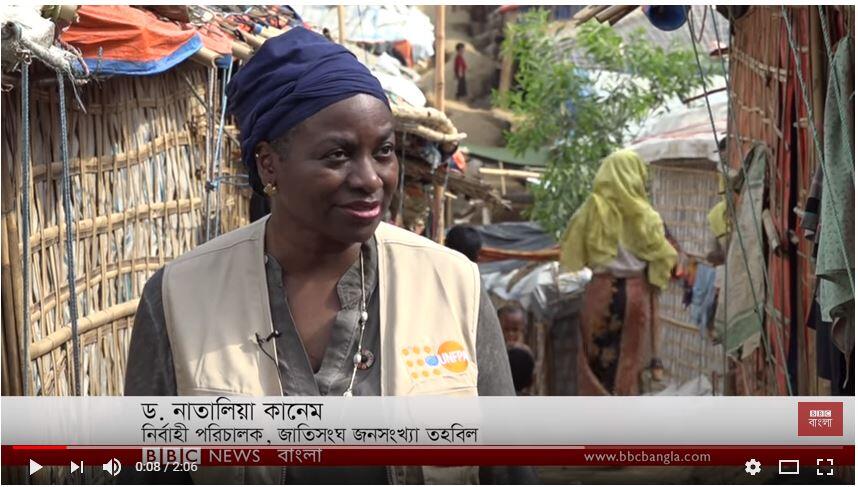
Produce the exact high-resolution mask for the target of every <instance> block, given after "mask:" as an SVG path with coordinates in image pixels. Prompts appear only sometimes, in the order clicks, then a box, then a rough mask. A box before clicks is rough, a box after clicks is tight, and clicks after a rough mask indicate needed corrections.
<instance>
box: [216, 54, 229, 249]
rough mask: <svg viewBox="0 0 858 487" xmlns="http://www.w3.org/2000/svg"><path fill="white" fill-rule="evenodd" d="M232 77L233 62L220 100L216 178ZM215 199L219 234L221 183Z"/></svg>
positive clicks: (225, 79)
mask: <svg viewBox="0 0 858 487" xmlns="http://www.w3.org/2000/svg"><path fill="white" fill-rule="evenodd" d="M231 78H232V63H229V66H228V67H227V68H226V77H225V78H224V81H223V93H222V95H221V102H220V124H219V125H218V129H217V140H216V141H215V144H217V145H215V156H214V158H215V166H216V167H217V176H216V179H217V180H220V179H221V174H222V173H221V164H220V158H221V146H222V145H223V127H224V123H225V122H226V101H227V96H226V86H227V85H228V84H229V80H230V79H231ZM215 191H216V193H215V201H216V209H215V225H214V234H215V236H217V234H218V230H219V229H220V185H219V184H218V185H217V186H215Z"/></svg>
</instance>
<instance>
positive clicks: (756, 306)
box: [688, 11, 770, 356]
mask: <svg viewBox="0 0 858 487" xmlns="http://www.w3.org/2000/svg"><path fill="white" fill-rule="evenodd" d="M688 29H689V35H690V36H691V40H692V42H691V46H692V47H693V48H694V59H695V61H696V63H697V71H698V73H699V75H700V79H701V80H702V82H703V89H704V90H706V89H707V88H706V75H705V74H704V72H703V65H702V64H701V63H700V53H699V52H698V51H697V43H696V42H694V15H693V12H691V11H689V15H688ZM719 42H720V41H719ZM725 82H726V77H725ZM727 90H728V92H729V90H730V87H729V85H727ZM703 98H704V100H706V110H707V112H708V114H709V123H710V126H711V128H712V136H713V137H714V139H715V144H716V145H717V144H718V131H717V129H716V128H715V117H714V115H713V114H712V106H711V104H710V103H709V96H704V97H703ZM718 156H719V158H720V160H721V164H720V168H721V172H722V176H723V177H724V179H725V181H729V178H728V173H727V164H726V161H724V156H723V155H722V154H721V153H720V151H719V154H718ZM743 161H744V158H743ZM724 200H725V201H726V202H727V209H728V211H729V212H730V215H731V217H732V221H734V222H738V219H737V218H736V208H735V205H734V202H733V198H732V196H731V195H730V190H729V188H728V189H727V195H726V196H725V198H724ZM749 203H750V204H751V205H753V204H754V203H753V200H751V201H750V202H749ZM755 226H756V223H755ZM735 228H736V235H737V236H738V239H739V248H740V249H741V250H742V260H743V262H744V264H745V272H746V273H747V274H748V280H749V281H751V284H752V285H751V295H752V298H753V300H754V313H755V314H756V315H757V317H758V318H759V320H760V329H761V330H763V329H764V327H763V324H764V323H765V320H764V317H763V313H762V311H761V310H760V302H759V300H758V299H757V293H756V291H755V290H754V286H753V275H752V274H751V266H750V264H748V253H747V250H746V249H745V239H744V238H743V236H742V232H741V230H740V229H739V226H738V225H736V226H735ZM724 274H725V283H724V288H725V289H727V283H726V275H727V273H726V272H725V273H724ZM763 276H764V277H765V273H763ZM724 309H725V313H726V309H727V300H726V293H725V301H724ZM726 333H727V316H726V315H725V316H724V336H725V339H724V340H722V343H724V348H725V350H726V348H727V341H726ZM766 342H767V340H763V343H764V345H765V346H766V350H767V352H768V344H767V343H766ZM768 355H769V356H770V352H769V353H768Z"/></svg>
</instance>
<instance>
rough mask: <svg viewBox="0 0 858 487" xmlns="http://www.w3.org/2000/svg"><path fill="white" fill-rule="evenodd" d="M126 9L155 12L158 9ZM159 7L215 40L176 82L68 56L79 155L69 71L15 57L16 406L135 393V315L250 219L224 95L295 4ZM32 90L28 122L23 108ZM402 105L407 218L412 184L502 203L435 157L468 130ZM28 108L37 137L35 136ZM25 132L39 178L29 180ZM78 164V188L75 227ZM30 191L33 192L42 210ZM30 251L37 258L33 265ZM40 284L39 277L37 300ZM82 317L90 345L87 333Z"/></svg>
mask: <svg viewBox="0 0 858 487" xmlns="http://www.w3.org/2000/svg"><path fill="white" fill-rule="evenodd" d="M99 8H117V7H91V6H90V7H82V8H81V11H79V13H80V14H82V15H81V16H82V17H85V16H86V15H89V16H93V15H97V14H98V9H99ZM121 8H126V9H129V10H128V12H127V13H128V14H129V15H131V14H133V15H142V14H140V11H142V9H137V8H131V7H121ZM84 9H86V10H84ZM146 9H148V10H146V11H145V15H147V16H148V17H147V18H149V20H151V21H152V22H161V23H163V24H164V26H166V24H169V23H173V24H174V27H175V29H176V30H177V31H181V30H182V29H188V28H191V29H194V32H191V36H199V37H201V38H202V42H201V43H199V40H197V42H198V43H199V45H197V46H196V47H195V49H196V51H194V52H188V53H187V54H188V55H187V56H186V57H185V58H184V59H182V60H179V61H178V62H176V63H175V64H174V65H171V66H169V67H168V68H165V69H163V70H162V71H160V72H157V73H148V74H147V75H146V76H136V75H130V74H125V75H123V74H113V75H111V76H109V77H107V76H104V72H103V71H102V72H101V74H100V75H99V72H95V73H94V71H97V70H99V69H100V70H104V69H107V67H108V66H107V63H101V52H100V51H99V50H98V49H99V48H98V46H97V45H88V44H87V42H86V41H88V38H87V36H86V30H85V29H83V31H82V32H81V29H82V27H80V26H79V27H78V32H77V34H78V37H77V39H78V40H81V39H83V40H82V41H80V42H81V43H80V44H79V46H81V49H82V50H83V51H82V54H81V53H80V52H74V51H75V49H73V48H67V49H70V51H69V53H70V54H69V57H70V58H71V59H72V60H74V59H75V58H78V60H80V57H81V56H82V57H83V59H84V60H85V61H86V64H87V65H89V67H90V70H89V72H86V70H84V72H81V71H80V70H75V71H74V72H71V71H69V70H68V63H67V65H66V66H65V67H64V68H61V69H62V70H63V71H64V72H65V71H67V72H68V73H67V74H69V75H70V77H71V78H72V80H73V83H69V82H66V83H64V84H63V85H62V87H63V88H64V92H65V98H63V99H62V101H63V102H64V106H65V112H66V114H67V123H66V124H65V127H66V128H67V130H66V131H65V133H67V137H66V138H67V151H66V152H67V157H64V156H63V154H64V151H63V144H61V139H63V133H64V131H63V124H62V123H61V118H60V112H61V103H60V101H61V99H60V96H59V93H60V86H61V85H59V84H58V82H57V81H56V79H57V77H56V74H55V71H54V69H57V68H58V67H57V66H55V65H50V66H47V67H46V66H43V64H45V63H48V64H49V62H48V60H45V59H42V58H39V60H40V61H41V62H33V63H32V65H30V67H29V70H27V73H28V74H29V79H28V80H27V82H26V83H24V82H23V81H22V75H23V73H22V71H21V67H23V66H26V64H25V61H27V60H28V59H27V58H26V56H22V57H20V58H19V59H18V62H17V63H12V64H11V65H9V66H10V67H7V64H6V61H7V60H6V58H5V57H4V77H3V84H4V86H9V87H10V88H9V89H4V90H3V93H2V120H3V124H2V141H3V147H2V181H3V183H2V184H3V188H2V189H3V199H2V209H3V218H2V230H0V234H2V237H3V240H2V245H3V248H2V256H3V280H2V289H3V293H2V295H3V303H2V337H3V351H4V354H3V389H2V392H3V394H4V395H20V394H24V393H26V394H29V395H72V394H76V393H78V392H79V393H80V394H82V395H118V394H122V391H123V384H124V380H123V379H124V373H125V363H126V353H127V348H128V344H129V340H130V336H131V327H132V325H133V318H134V313H135V310H136V306H137V303H138V300H139V297H140V295H141V292H142V290H143V287H144V285H145V283H146V281H147V279H148V278H149V277H150V276H151V275H152V274H153V273H154V272H155V271H156V270H157V269H159V268H161V267H163V266H164V265H165V264H166V263H168V262H169V261H170V260H172V259H174V258H175V257H177V256H179V255H181V254H182V253H184V252H187V251H188V250H190V249H192V248H193V247H194V246H196V245H198V244H200V243H202V242H204V241H205V240H207V239H208V238H212V237H214V236H216V235H218V234H220V233H224V232H227V231H230V230H232V229H235V228H238V227H240V226H242V225H244V224H246V223H247V222H248V220H249V216H250V211H249V197H250V194H251V191H250V189H249V187H248V185H247V183H246V173H245V170H244V167H243V166H242V164H241V162H240V158H239V145H238V137H237V135H238V128H237V127H235V126H234V125H233V124H232V123H231V122H230V120H229V118H228V117H224V116H223V106H224V105H223V102H224V100H225V95H223V93H224V92H225V91H222V90H224V87H225V84H226V82H227V80H228V78H229V76H230V73H231V70H232V68H233V66H235V65H236V64H238V65H239V67H240V63H241V62H242V61H244V60H246V59H248V58H249V57H250V56H252V54H253V51H254V49H256V48H258V47H259V46H261V45H262V43H264V42H265V39H267V38H269V37H272V36H274V35H278V34H279V33H282V32H283V29H288V28H289V26H290V25H293V24H294V23H295V19H294V18H293V17H291V16H290V12H291V11H290V10H288V9H285V8H280V7H253V8H249V9H244V10H241V11H235V12H233V11H231V10H230V7H217V8H215V7H212V8H209V7H202V6H191V7H181V6H180V7H175V8H173V7H156V6H152V7H146ZM226 13H229V14H230V15H228V16H227V15H224V14H226ZM84 14H85V15H84ZM37 16H38V15H37ZM188 18H190V19H191V20H192V21H193V22H191V24H187V23H186V22H187V20H188ZM201 19H202V20H201ZM84 24H85V22H84V23H83V24H80V25H84ZM189 25H190V27H189ZM256 25H262V26H263V27H265V28H264V29H255V26H256ZM74 26H75V24H72V29H74V28H75V27H74ZM180 26H181V27H180ZM144 28H145V25H144ZM165 28H166V27H165ZM252 31H255V32H259V31H261V34H259V35H257V34H254V33H252ZM4 32H5V31H4ZM67 33H68V31H64V33H63V35H66V34H67ZM144 37H145V36H144ZM51 38H52V36H51ZM212 39H215V41H219V42H220V44H217V43H213V42H214V41H212ZM188 42H191V41H188ZM3 43H4V46H3V47H4V56H5V53H6V52H7V51H6V48H7V46H8V47H10V49H12V51H10V52H13V53H15V52H23V51H20V50H17V49H19V48H20V47H21V46H23V47H27V46H29V44H26V45H24V44H20V45H19V44H16V43H21V41H20V40H15V39H12V38H7V37H6V36H5V35H4V40H3ZM87 48H89V49H94V50H95V52H96V53H97V59H95V60H93V59H90V58H87V50H86V49H87ZM39 52H41V51H39ZM36 58H37V56H35V55H34V60H35V59H36ZM359 59H361V60H362V61H366V62H368V63H369V62H372V61H373V59H374V58H373V56H372V55H370V54H369V53H367V54H366V55H365V56H359ZM224 61H225V62H224ZM81 65H83V61H81ZM25 92H26V94H27V96H28V97H29V103H28V105H27V107H28V111H25V110H22V108H23V106H22V102H21V100H22V95H24V93H25ZM393 95H395V93H394V94H393ZM393 95H391V99H392V105H393V109H394V116H395V118H396V127H397V142H398V143H399V142H403V144H402V153H401V161H402V162H401V163H402V174H403V177H402V184H401V186H400V191H399V193H398V200H399V201H402V202H403V204H402V205H399V206H397V205H396V204H394V205H393V208H392V211H391V216H392V217H393V218H396V219H398V220H400V221H401V220H402V218H401V216H400V214H401V213H402V210H401V208H402V207H403V206H405V205H404V202H405V200H406V199H408V198H406V197H405V196H404V195H405V190H406V189H408V186H409V185H412V186H415V187H418V188H419V187H420V185H430V184H432V183H433V182H442V183H443V184H445V185H446V190H447V192H448V193H449V194H452V195H453V196H455V195H457V194H458V195H460V196H464V197H467V198H478V199H483V200H490V201H496V202H498V203H500V200H499V198H497V197H496V195H494V193H493V192H492V191H491V188H490V187H488V186H486V185H484V184H482V183H481V182H479V181H478V180H475V179H474V178H471V177H468V176H466V175H464V174H462V173H457V172H455V171H452V170H449V168H448V167H447V166H444V165H441V164H434V163H433V161H432V160H430V159H432V158H431V157H428V158H427V155H426V154H427V151H429V152H431V153H432V154H437V155H439V156H440V157H441V161H444V160H445V158H449V156H450V155H451V154H453V153H454V152H455V151H456V147H457V144H458V141H459V140H461V139H462V138H463V137H464V134H460V133H459V132H458V131H457V130H456V128H455V127H454V126H453V125H452V124H451V123H450V121H449V120H448V119H447V118H446V116H444V115H443V113H440V112H438V111H436V110H433V109H430V108H424V107H412V106H409V105H408V104H407V103H405V102H404V101H403V100H401V99H398V98H396V97H395V96H393ZM25 112H26V113H29V121H30V130H29V131H25V130H24V127H23V119H22V116H23V114H24V113H25ZM25 133H26V134H28V135H27V138H28V139H29V143H28V144H27V145H26V146H27V147H28V148H29V157H28V160H29V161H31V170H30V178H29V182H28V181H25V180H24V171H23V168H24V162H25V161H24V155H25V151H24V144H23V143H22V141H23V140H24V137H25ZM436 162H437V161H436ZM64 168H66V169H67V170H68V172H69V182H70V184H69V185H68V189H69V201H70V203H71V206H70V211H69V217H70V221H71V222H72V224H71V225H70V226H69V227H67V226H66V224H65V221H66V214H65V205H64V198H63V196H64V195H63V190H64V188H65V185H64V179H63V170H64ZM25 187H28V188H30V197H29V199H28V201H26V202H25V201H24V199H23V198H24V189H25ZM25 210H26V211H27V212H28V213H29V215H28V218H27V220H26V221H27V222H29V232H28V233H29V236H27V237H26V238H25V236H24V235H23V228H22V227H23V222H24V221H25ZM67 228H70V229H71V237H70V238H67V233H66V230H67ZM69 243H70V245H71V248H72V251H71V253H69V252H68V251H67V250H66V245H68V244H69ZM24 254H29V258H27V259H26V260H24V258H23V257H24ZM70 266H71V267H73V272H71V275H72V282H73V285H71V286H70V285H69V280H68V275H69V274H70V272H69V270H70ZM24 276H28V277H29V292H25V290H24V289H25V282H24V281H25V278H24ZM25 313H26V315H25ZM75 317H76V319H75ZM73 322H76V326H77V334H74V333H72V330H73V326H72V324H73ZM76 344H79V351H80V353H79V355H78V357H79V359H78V360H76V357H75V353H74V348H75V345H76ZM76 362H78V363H79V370H80V374H79V376H80V383H79V384H76V383H75V376H76V374H75V369H76V366H75V363H76ZM25 375H26V376H28V377H29V379H28V380H25V379H24V376H25ZM76 386H77V387H76Z"/></svg>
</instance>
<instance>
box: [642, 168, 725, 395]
mask: <svg viewBox="0 0 858 487" xmlns="http://www.w3.org/2000/svg"><path fill="white" fill-rule="evenodd" d="M687 162H688V164H683V165H665V164H652V165H650V174H651V177H650V184H651V192H650V193H651V197H652V203H653V208H655V210H656V211H658V213H659V214H660V215H661V218H662V220H663V221H664V223H665V225H667V228H668V229H669V230H670V233H671V234H672V235H673V237H674V238H675V239H676V240H677V242H678V243H679V245H680V247H681V248H682V250H683V251H684V252H685V253H686V254H688V255H691V256H694V257H695V258H697V259H699V260H702V259H703V258H704V257H705V255H706V253H707V250H708V249H707V241H708V240H709V239H710V238H711V237H710V235H711V232H710V230H709V223H708V220H707V215H708V214H709V210H710V209H711V208H712V206H714V205H715V204H716V203H717V202H718V198H719V196H718V173H717V172H716V171H715V169H714V168H704V167H705V166H706V164H692V162H693V161H687ZM682 295H683V288H682V284H681V283H679V282H677V281H671V282H670V285H669V286H668V288H667V289H665V290H664V292H662V293H661V296H660V297H659V318H660V319H661V352H660V354H661V358H662V360H663V362H664V366H665V368H666V369H667V371H668V373H669V374H670V377H671V378H672V379H674V380H676V381H677V382H678V383H680V384H681V383H683V382H686V381H688V380H691V379H694V378H697V377H698V376H699V375H701V374H703V375H705V376H707V377H708V378H709V379H710V380H711V376H712V373H713V372H715V373H717V374H719V375H723V369H724V352H723V349H722V347H721V346H720V345H714V344H712V343H711V342H710V341H709V340H708V339H705V338H703V336H702V335H701V333H700V331H699V330H698V329H697V327H696V326H695V325H693V324H692V322H691V308H690V307H689V308H686V307H685V306H684V305H683V304H682Z"/></svg>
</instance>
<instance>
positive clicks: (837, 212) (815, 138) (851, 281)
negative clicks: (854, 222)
mask: <svg viewBox="0 0 858 487" xmlns="http://www.w3.org/2000/svg"><path fill="white" fill-rule="evenodd" d="M781 17H782V18H783V19H784V24H786V30H787V40H788V41H789V47H790V51H792V55H793V58H794V59H795V66H796V75H797V77H798V82H799V84H800V85H801V93H802V98H803V99H804V100H803V101H804V106H805V109H807V114H808V117H809V118H810V121H811V123H808V125H809V126H810V132H811V134H812V135H813V148H814V149H816V157H817V158H818V159H819V167H820V168H822V180H823V182H824V183H825V185H826V188H827V189H828V192H829V193H830V194H834V193H833V191H832V190H831V177H830V176H829V174H828V170H827V169H826V168H825V165H826V164H825V157H824V155H823V153H822V149H820V147H821V145H822V144H820V143H819V134H818V133H817V132H816V124H815V123H813V120H814V119H815V117H814V115H813V106H812V105H811V104H810V102H809V100H810V97H809V95H808V91H807V85H806V84H805V82H804V78H803V77H802V75H801V59H799V56H798V50H797V49H796V47H795V38H794V37H793V35H792V25H791V22H790V20H789V17H788V16H787V13H786V8H784V6H783V5H781ZM849 172H850V173H851V174H850V177H851V178H852V179H853V180H854V179H855V173H854V171H853V170H852V168H851V167H850V168H849ZM832 209H833V210H834V216H835V217H836V218H837V220H838V221H842V218H841V216H840V210H839V209H837V205H833V206H832ZM834 228H836V229H837V235H838V236H839V237H840V241H839V242H838V243H839V244H840V250H841V251H842V252H843V258H844V259H845V260H846V262H847V263H848V262H849V252H847V251H846V238H845V237H844V236H843V229H842V228H840V225H834ZM846 275H847V276H848V277H849V288H850V289H851V290H852V294H855V284H854V280H855V278H854V276H853V275H852V271H850V270H849V266H848V265H847V266H846Z"/></svg>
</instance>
